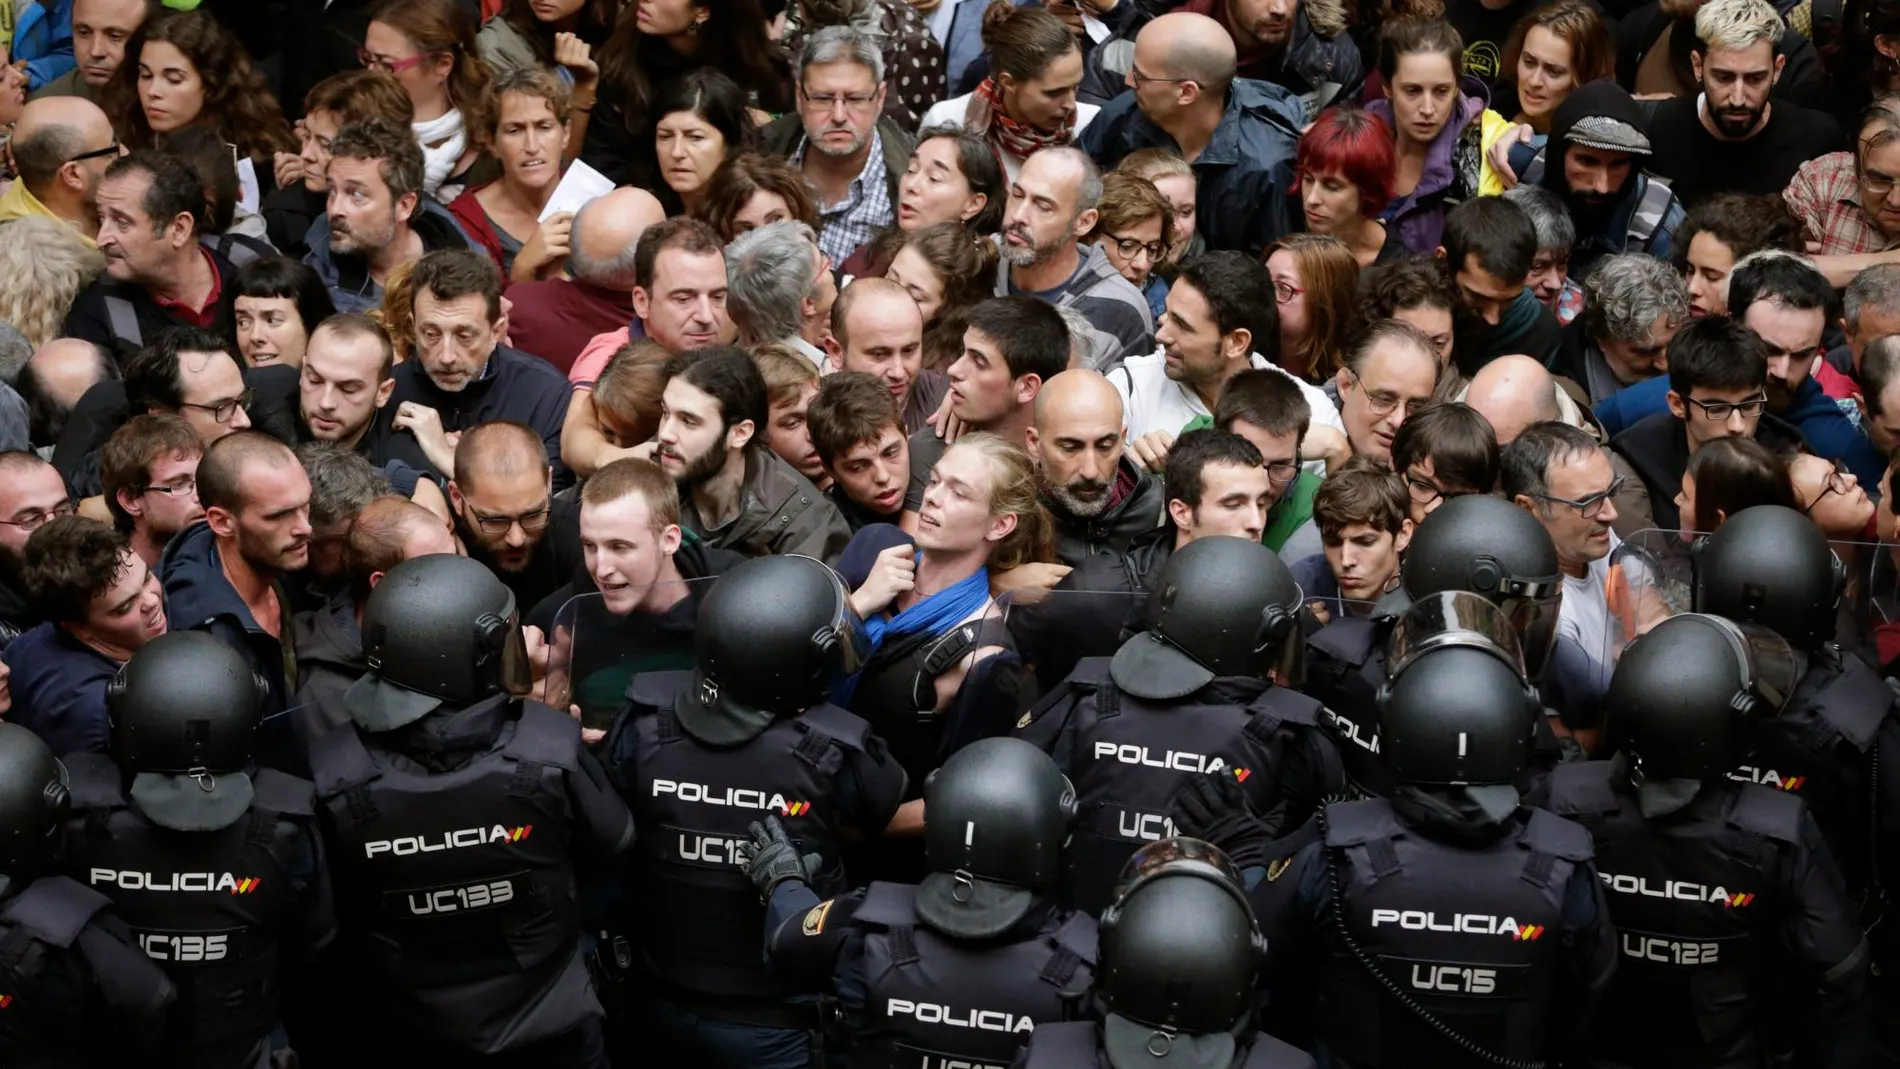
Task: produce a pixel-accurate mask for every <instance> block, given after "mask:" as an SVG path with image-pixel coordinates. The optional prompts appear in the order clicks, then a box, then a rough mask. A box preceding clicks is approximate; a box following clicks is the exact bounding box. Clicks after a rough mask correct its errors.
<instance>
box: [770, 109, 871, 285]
mask: <svg viewBox="0 0 1900 1069" xmlns="http://www.w3.org/2000/svg"><path fill="white" fill-rule="evenodd" d="M810 144H811V139H810V138H805V139H803V140H800V141H799V143H798V151H797V152H796V153H794V154H793V155H792V165H793V166H795V167H801V166H803V165H804V163H805V148H806V146H808V145H810ZM893 216H894V209H893V207H892V205H891V187H890V183H889V182H888V181H886V176H885V173H884V135H882V134H880V133H878V131H877V130H876V129H875V128H873V129H872V131H871V152H870V155H869V156H867V157H866V158H865V161H864V170H863V171H861V172H859V173H858V176H857V177H856V178H854V179H852V180H851V192H850V193H848V194H847V195H846V196H845V198H844V200H842V201H839V202H838V203H836V204H820V205H819V206H818V218H819V221H820V222H821V223H823V224H824V229H822V230H821V231H819V233H818V249H819V251H821V252H823V253H824V254H825V255H826V256H829V257H830V258H831V262H832V263H833V264H841V263H843V262H845V260H847V259H849V258H850V256H851V254H852V253H854V252H856V251H858V249H859V247H860V246H863V245H867V244H869V243H870V241H871V239H872V238H874V237H876V236H877V232H878V231H880V230H882V229H884V228H885V227H887V226H890V225H891V220H892V218H893Z"/></svg>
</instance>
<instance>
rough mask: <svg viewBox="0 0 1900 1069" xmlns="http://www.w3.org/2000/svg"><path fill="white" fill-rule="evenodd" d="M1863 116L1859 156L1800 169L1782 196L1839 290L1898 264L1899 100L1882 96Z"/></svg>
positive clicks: (1820, 160) (1836, 156) (1820, 159)
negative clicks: (1878, 267) (1866, 271)
mask: <svg viewBox="0 0 1900 1069" xmlns="http://www.w3.org/2000/svg"><path fill="white" fill-rule="evenodd" d="M1862 114H1863V118H1862V121H1861V124H1860V129H1859V130H1858V131H1856V133H1855V135H1854V150H1853V151H1851V152H1830V153H1828V154H1827V155H1825V156H1817V157H1815V158H1814V159H1811V160H1809V161H1808V162H1806V163H1804V164H1802V165H1801V168H1800V169H1799V170H1797V171H1796V172H1795V174H1794V179H1793V180H1792V181H1790V182H1789V183H1788V188H1787V189H1786V190H1783V191H1782V194H1781V196H1782V199H1783V200H1786V201H1787V202H1788V208H1789V210H1791V211H1793V212H1794V214H1795V215H1796V216H1797V217H1799V218H1800V220H1801V222H1802V223H1803V224H1804V228H1805V229H1806V231H1807V237H1808V240H1809V241H1810V242H1812V243H1813V245H1814V246H1815V252H1816V255H1815V257H1814V265H1815V266H1816V267H1818V268H1820V269H1821V273H1822V274H1824V275H1826V276H1827V280H1828V282H1829V283H1831V284H1833V285H1836V286H1845V285H1847V283H1848V281H1849V280H1851V279H1852V278H1853V277H1854V276H1855V275H1856V274H1858V273H1860V272H1861V271H1862V270H1864V269H1866V268H1868V267H1872V266H1874V265H1876V264H1890V263H1900V193H1896V192H1895V191H1894V185H1895V183H1896V181H1897V180H1900V93H1887V94H1884V95H1882V96H1879V97H1876V98H1875V99H1874V102H1873V104H1872V105H1871V106H1870V107H1868V109H1867V110H1866V111H1865V112H1863V113H1862Z"/></svg>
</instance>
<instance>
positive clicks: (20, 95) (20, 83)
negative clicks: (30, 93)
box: [0, 64, 26, 126]
mask: <svg viewBox="0 0 1900 1069" xmlns="http://www.w3.org/2000/svg"><path fill="white" fill-rule="evenodd" d="M25 109H26V72H25V71H23V70H21V69H20V68H18V67H15V66H13V65H11V64H8V65H7V67H6V68H5V69H4V70H0V126H12V125H13V124H14V123H15V122H17V121H19V118H20V112H21V111H24V110H25Z"/></svg>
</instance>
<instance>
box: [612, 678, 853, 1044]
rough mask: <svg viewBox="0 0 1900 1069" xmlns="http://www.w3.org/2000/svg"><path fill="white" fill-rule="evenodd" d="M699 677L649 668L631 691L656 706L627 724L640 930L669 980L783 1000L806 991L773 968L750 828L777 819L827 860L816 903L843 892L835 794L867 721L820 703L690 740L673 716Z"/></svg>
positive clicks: (657, 969) (737, 996)
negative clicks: (746, 849) (751, 729)
mask: <svg viewBox="0 0 1900 1069" xmlns="http://www.w3.org/2000/svg"><path fill="white" fill-rule="evenodd" d="M692 678H693V673H691V672H655V673H648V674H645V675H641V676H638V677H636V678H635V679H634V681H633V685H632V686H631V687H629V688H628V693H627V696H628V698H629V699H631V701H632V702H633V704H634V705H635V706H636V707H641V706H644V707H647V708H651V709H653V710H655V711H654V712H651V713H643V714H642V715H638V716H634V717H632V719H631V723H630V727H631V730H632V731H633V733H634V737H633V740H632V744H633V746H634V747H635V748H636V750H635V757H634V766H635V769H636V770H637V774H638V778H637V780H636V782H633V783H630V784H626V785H625V786H626V789H627V791H628V794H629V798H628V803H629V805H631V806H632V808H633V812H634V817H635V819H636V821H637V822H638V825H639V835H638V837H637V839H636V842H635V847H634V849H635V861H634V867H633V877H632V879H633V890H632V895H633V901H634V902H635V903H636V905H637V908H638V915H639V918H640V919H639V920H638V921H636V922H635V924H636V927H637V929H638V931H639V933H640V942H641V944H642V946H643V948H644V949H645V951H646V953H647V955H648V956H649V959H650V961H649V964H650V966H651V967H652V969H653V971H654V975H655V976H656V977H657V978H658V979H659V980H660V981H661V982H663V983H665V984H668V985H672V986H675V987H678V988H681V989H684V990H685V991H687V992H690V993H694V994H698V995H702V996H708V997H710V998H713V999H721V1000H732V1001H735V1002H736V1001H745V1002H752V1003H771V1002H778V1001H781V1000H783V999H785V998H786V997H788V996H790V995H794V994H797V993H798V992H797V991H796V990H795V989H794V988H792V987H790V986H788V985H786V984H785V983H784V982H782V981H780V980H778V979H776V978H775V977H773V975H772V973H771V971H770V970H769V969H768V968H767V967H766V964H765V941H764V928H765V906H764V904H763V903H761V902H760V901H759V894H758V891H757V890H756V889H755V888H754V887H753V886H752V883H751V881H750V880H748V879H747V878H746V874H745V866H744V863H743V860H742V858H741V857H740V856H739V851H738V847H739V844H741V843H744V842H747V841H748V840H749V834H748V832H747V830H746V829H747V827H748V825H750V824H751V823H752V822H753V821H756V820H762V819H764V818H765V817H766V816H767V815H768V814H769V815H774V816H777V817H778V818H779V820H780V821H782V822H783V823H784V825H785V828H786V831H787V832H789V833H790V834H791V836H792V839H793V840H794V841H795V842H797V843H798V845H799V852H800V853H801V854H817V855H818V856H819V857H821V858H823V859H824V867H823V868H822V870H821V871H820V872H818V873H817V874H816V875H815V876H814V878H812V879H811V880H809V881H808V883H809V884H810V886H811V889H812V891H813V892H815V893H816V894H817V895H818V896H819V897H820V898H831V897H834V896H835V895H837V894H838V893H840V892H842V891H843V890H844V889H845V884H844V867H843V865H841V864H840V863H839V861H838V844H837V831H838V818H839V814H837V813H835V812H833V811H832V797H833V795H834V793H835V786H836V783H837V779H838V775H839V772H840V771H841V770H842V769H843V767H844V762H845V757H846V754H847V753H848V752H853V751H861V750H863V748H864V740H865V738H866V736H868V735H869V734H870V725H868V724H866V723H865V722H864V721H863V720H861V719H859V718H858V717H856V716H853V715H852V714H850V713H847V712H845V711H844V710H843V709H840V708H838V707H836V706H834V705H816V706H813V707H811V708H810V709H807V710H805V711H804V712H803V713H801V714H799V715H798V716H795V717H788V718H785V719H781V720H778V721H775V722H774V723H773V724H772V725H771V726H770V727H768V728H766V729H765V730H764V731H763V732H761V733H760V734H758V735H756V736H754V737H753V738H752V739H750V740H749V741H747V742H745V743H742V744H740V745H738V746H735V747H732V748H730V749H713V748H710V747H708V746H705V745H702V744H700V743H699V742H698V741H696V740H695V739H694V738H693V737H692V736H690V735H688V734H686V732H685V729H683V728H682V727H681V726H680V722H679V718H678V716H677V715H676V714H675V713H674V712H673V696H674V695H675V694H677V693H678V692H679V690H680V688H681V687H684V686H690V685H692ZM806 1016H807V1018H808V1017H809V1015H806ZM755 1023H759V1024H773V1023H777V1024H779V1025H782V1026H786V1027H793V1026H802V1025H809V1024H810V1023H811V1022H810V1020H809V1019H801V1021H799V1022H794V1021H792V1020H784V1021H779V1022H772V1021H767V1020H764V1019H760V1020H758V1021H756V1022H755Z"/></svg>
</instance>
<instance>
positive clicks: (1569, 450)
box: [1499, 421, 1624, 665]
mask: <svg viewBox="0 0 1900 1069" xmlns="http://www.w3.org/2000/svg"><path fill="white" fill-rule="evenodd" d="M1499 459H1500V463H1501V467H1502V469H1503V480H1502V483H1503V490H1504V495H1505V496H1506V497H1507V498H1509V499H1510V500H1511V501H1513V502H1514V503H1516V504H1517V506H1518V507H1519V508H1522V509H1524V510H1525V511H1527V512H1529V513H1530V514H1531V515H1532V516H1535V517H1536V518H1537V522H1539V523H1541V524H1543V525H1544V530H1545V531H1547V532H1549V533H1550V540H1551V543H1552V544H1553V545H1555V546H1556V547H1557V564H1558V567H1560V568H1561V569H1562V570H1563V574H1564V596H1563V608H1562V610H1561V615H1560V616H1559V617H1558V622H1557V634H1558V637H1560V638H1567V639H1569V640H1570V641H1572V642H1574V643H1575V644H1576V645H1577V647H1578V648H1579V649H1581V650H1582V651H1583V652H1584V653H1585V654H1586V655H1587V656H1588V657H1589V658H1590V660H1592V661H1593V662H1595V663H1597V664H1599V665H1602V664H1606V663H1607V662H1608V659H1609V620H1610V610H1609V599H1608V594H1607V584H1608V581H1609V572H1610V561H1609V557H1610V554H1611V553H1612V552H1614V551H1615V549H1616V547H1617V546H1618V545H1620V544H1621V543H1620V541H1619V540H1618V539H1617V537H1616V532H1615V531H1614V530H1612V529H1611V526H1612V525H1613V524H1614V523H1615V522H1616V503H1615V500H1614V499H1615V497H1616V495H1617V493H1618V492H1619V491H1620V490H1622V488H1623V483H1624V479H1623V478H1622V477H1621V476H1619V475H1617V474H1616V470H1615V468H1614V467H1613V466H1612V465H1611V464H1610V457H1609V453H1608V450H1606V449H1604V448H1603V447H1602V446H1600V445H1598V444H1597V441H1596V439H1595V438H1592V437H1591V436H1590V434H1589V433H1588V432H1587V431H1582V430H1579V429H1577V428H1576V427H1572V426H1570V425H1569V424H1567V423H1558V422H1556V421H1551V422H1548V423H1533V424H1531V425H1530V426H1529V427H1527V428H1525V430H1524V433H1523V434H1520V435H1518V436H1517V438H1516V439H1515V440H1513V441H1512V442H1511V444H1510V445H1509V446H1507V447H1505V449H1504V452H1503V454H1502V456H1501V457H1500V458H1499Z"/></svg>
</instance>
